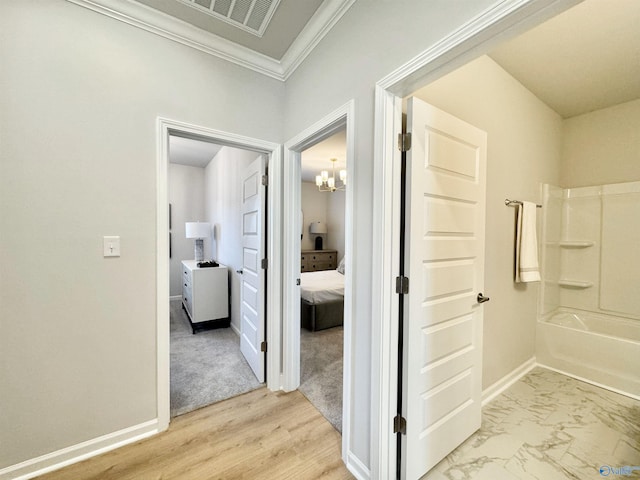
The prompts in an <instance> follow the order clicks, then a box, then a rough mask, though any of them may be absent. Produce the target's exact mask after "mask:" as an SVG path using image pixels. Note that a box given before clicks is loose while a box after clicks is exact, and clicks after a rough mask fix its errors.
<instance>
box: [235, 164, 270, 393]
mask: <svg viewBox="0 0 640 480" xmlns="http://www.w3.org/2000/svg"><path fill="white" fill-rule="evenodd" d="M265 166H266V160H265V159H264V158H263V156H262V155H261V156H260V157H259V158H257V159H256V160H255V161H254V162H252V163H251V165H249V166H248V167H247V168H246V169H245V171H244V173H243V176H242V275H241V279H242V281H241V285H242V287H241V291H240V350H241V351H242V354H243V355H244V357H245V358H246V359H247V362H249V365H250V366H251V369H252V370H253V373H254V374H255V375H256V377H257V378H258V381H259V382H264V376H265V373H264V372H265V352H264V351H262V350H263V349H262V348H261V345H262V343H263V342H264V339H265V335H264V334H265V313H264V312H265V308H264V307H265V306H264V299H265V270H263V269H262V259H263V258H265V242H264V224H265V215H264V212H265V201H266V187H265V186H263V185H262V176H263V175H264V174H265Z"/></svg>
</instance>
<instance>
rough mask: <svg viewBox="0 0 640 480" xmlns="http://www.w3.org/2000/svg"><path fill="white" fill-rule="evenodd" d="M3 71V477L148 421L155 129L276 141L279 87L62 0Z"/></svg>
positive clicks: (12, 7) (21, 30) (20, 10)
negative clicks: (16, 467)
mask: <svg viewBox="0 0 640 480" xmlns="http://www.w3.org/2000/svg"><path fill="white" fill-rule="evenodd" d="M0 65H2V68H1V71H2V73H1V74H0V111H1V112H2V114H1V115H0V145H1V149H2V153H1V156H0V170H1V171H2V175H1V176H0V204H2V206H3V208H2V209H0V240H1V244H2V248H0V272H1V273H0V305H1V317H0V323H1V325H0V330H1V331H2V334H1V335H0V405H1V406H2V407H1V411H2V413H1V414H0V445H2V447H1V448H0V468H3V467H6V466H9V465H13V464H16V463H18V462H22V461H24V460H27V459H32V458H34V457H37V456H39V455H43V454H47V453H50V452H55V451H57V450H59V449H62V448H65V447H69V446H71V445H76V444H78V443H80V442H84V441H87V440H90V439H94V438H96V437H99V436H101V435H106V434H109V433H112V432H114V431H118V430H120V429H124V428H128V427H131V426H134V425H138V424H140V423H142V422H146V421H149V420H153V419H154V418H156V416H157V411H156V406H157V398H156V368H157V367H156V281H155V277H156V193H157V192H156V152H157V123H156V122H157V117H158V116H163V117H168V118H171V119H175V120H181V121H185V122H189V123H193V124H196V125H202V126H205V127H210V128H215V129H218V130H222V131H226V132H233V133H237V134H240V135H246V136H250V137H256V138H260V139H263V140H267V141H272V142H282V135H281V126H282V115H281V113H282V102H283V95H284V85H283V84H282V83H281V82H278V81H276V80H272V79H269V78H266V77H264V76H262V75H259V74H256V73H253V72H251V71H248V70H246V69H243V68H241V67H239V66H235V65H231V64H229V63H227V62H224V61H222V60H218V59H216V58H213V57H211V56H209V55H206V54H204V53H202V52H199V51H196V50H194V49H191V48H188V47H185V46H183V45H180V44H178V43H175V42H171V41H169V40H166V39H163V38H161V37H158V36H155V35H153V34H150V33H148V32H146V31H143V30H140V29H137V28H134V27H132V26H130V25H127V24H125V23H122V22H118V21H116V20H114V19H111V18H109V17H106V16H104V15H100V14H98V13H95V12H93V11H91V10H88V9H85V8H82V7H79V6H77V5H74V4H72V3H70V2H67V1H64V0H48V1H46V2H42V1H39V0H3V1H2V2H0ZM249 93H250V94H249ZM104 235H120V236H121V242H122V255H121V256H120V257H119V258H103V256H102V242H103V240H102V237H103V236H104Z"/></svg>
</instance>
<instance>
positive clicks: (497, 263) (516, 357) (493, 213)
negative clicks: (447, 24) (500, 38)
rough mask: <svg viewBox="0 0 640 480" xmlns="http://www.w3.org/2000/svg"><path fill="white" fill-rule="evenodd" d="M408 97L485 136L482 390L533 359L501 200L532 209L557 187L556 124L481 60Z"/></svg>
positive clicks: (529, 308) (530, 302)
mask: <svg viewBox="0 0 640 480" xmlns="http://www.w3.org/2000/svg"><path fill="white" fill-rule="evenodd" d="M416 96H418V97H420V98H422V99H423V100H425V101H427V102H429V103H431V104H433V105H435V106H436V107H438V108H441V109H443V110H445V111H447V112H449V113H451V114H453V115H455V116H457V117H459V118H461V119H463V120H465V121H467V122H469V123H471V124H472V125H475V126H476V127H478V128H480V129H482V130H484V131H486V132H487V135H488V137H487V139H488V143H487V210H486V211H487V219H486V244H485V245H486V246H485V292H484V293H485V294H486V295H488V296H490V297H491V301H490V302H489V303H487V304H485V307H484V308H485V310H484V337H483V338H484V347H483V349H484V352H483V371H482V384H483V388H486V387H488V386H490V385H491V384H493V383H494V382H496V381H497V380H499V379H500V378H502V377H503V376H505V375H506V374H508V373H509V372H510V371H512V370H513V369H515V368H516V367H518V366H519V365H521V364H522V363H523V362H525V361H526V360H528V359H530V358H531V357H532V356H533V355H534V354H535V325H536V311H537V307H536V305H537V294H538V288H539V284H538V283H532V284H515V283H514V281H513V262H514V260H513V259H514V255H513V244H514V234H515V217H514V214H515V209H514V208H512V207H507V206H505V204H504V199H505V198H511V199H519V200H530V201H535V202H540V201H541V200H542V199H541V198H540V184H541V183H558V180H559V176H560V163H559V162H560V152H561V142H562V119H561V117H560V116H559V115H558V114H557V113H555V112H554V111H553V110H551V109H550V108H549V107H547V106H546V105H545V104H544V103H542V102H541V101H540V100H538V98H536V96H535V95H533V94H532V93H531V92H530V91H528V90H527V89H526V88H524V87H523V86H522V85H521V84H520V83H519V82H518V81H516V80H515V79H514V78H513V77H511V76H510V75H509V74H508V73H507V72H505V71H504V70H503V69H502V68H501V67H500V66H499V65H498V64H497V63H495V62H494V61H493V60H492V59H491V58H489V57H488V56H483V57H480V58H479V59H477V60H475V61H473V62H471V63H469V64H467V65H465V66H464V67H462V68H460V69H458V70H456V71H455V72H453V73H450V74H449V75H447V76H445V77H443V78H441V79H439V80H437V81H436V82H434V83H432V84H431V85H429V86H427V87H425V88H423V89H421V90H420V91H419V92H417V93H416Z"/></svg>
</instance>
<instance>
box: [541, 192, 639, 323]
mask: <svg viewBox="0 0 640 480" xmlns="http://www.w3.org/2000/svg"><path fill="white" fill-rule="evenodd" d="M543 196H544V204H545V210H544V220H543V235H542V237H543V238H542V242H541V243H542V249H541V251H542V268H543V276H544V282H543V286H542V289H541V296H540V303H539V312H540V314H541V315H547V314H549V313H551V312H553V311H554V310H556V309H558V308H559V307H566V308H573V309H578V310H587V311H592V312H600V313H608V314H612V315H620V316H624V317H630V318H640V296H638V295H637V289H638V285H640V255H638V253H637V248H638V245H640V182H629V183H622V184H611V185H600V186H593V187H579V188H569V189H560V188H558V187H554V186H552V185H545V186H544V188H543Z"/></svg>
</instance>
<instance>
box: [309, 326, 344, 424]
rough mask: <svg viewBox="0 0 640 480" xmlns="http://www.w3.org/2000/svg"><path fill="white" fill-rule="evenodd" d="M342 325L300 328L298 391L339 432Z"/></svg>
mask: <svg viewBox="0 0 640 480" xmlns="http://www.w3.org/2000/svg"><path fill="white" fill-rule="evenodd" d="M343 335H344V330H343V327H334V328H329V329H327V330H320V331H318V332H309V331H308V330H306V329H304V328H302V329H300V388H299V389H298V390H300V392H302V394H303V395H304V396H305V397H307V399H308V400H309V401H310V402H311V403H312V404H313V406H314V407H316V408H317V409H318V410H319V411H320V413H322V415H323V416H324V417H325V418H326V419H327V420H329V423H331V425H333V426H334V427H335V428H336V430H338V431H339V432H342V357H343Z"/></svg>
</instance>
